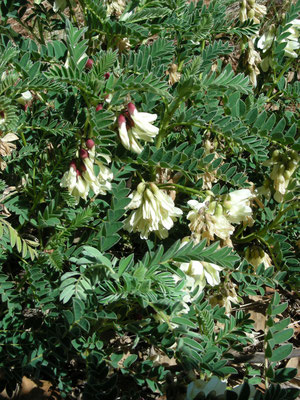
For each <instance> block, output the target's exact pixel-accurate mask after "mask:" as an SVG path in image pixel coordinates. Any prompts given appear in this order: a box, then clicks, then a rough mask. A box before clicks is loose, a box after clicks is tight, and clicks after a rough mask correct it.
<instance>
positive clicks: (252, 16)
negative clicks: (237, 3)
mask: <svg viewBox="0 0 300 400" xmlns="http://www.w3.org/2000/svg"><path fill="white" fill-rule="evenodd" d="M254 16H255V12H254V10H253V9H251V10H249V12H248V18H249V19H252V18H254Z"/></svg>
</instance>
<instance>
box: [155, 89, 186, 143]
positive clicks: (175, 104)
mask: <svg viewBox="0 0 300 400" xmlns="http://www.w3.org/2000/svg"><path fill="white" fill-rule="evenodd" d="M184 99H185V96H179V97H178V98H177V99H176V100H174V101H173V103H172V104H171V105H170V108H167V109H166V111H165V114H164V117H163V120H162V122H161V125H160V129H159V134H158V137H157V141H156V148H157V149H159V148H160V146H161V143H162V140H163V139H164V137H165V136H166V135H167V134H168V130H169V129H168V124H169V121H170V120H171V118H172V117H173V115H174V113H175V111H176V110H177V108H178V107H179V106H180V103H181V102H182V101H184Z"/></svg>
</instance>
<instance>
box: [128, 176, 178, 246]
mask: <svg viewBox="0 0 300 400" xmlns="http://www.w3.org/2000/svg"><path fill="white" fill-rule="evenodd" d="M131 199H132V200H131V202H130V204H129V205H128V206H127V208H128V209H131V210H133V211H132V212H131V214H130V215H129V216H128V217H127V218H126V219H125V221H124V229H126V230H127V231H128V232H139V233H140V237H141V239H147V238H148V236H149V234H150V233H151V232H154V233H155V234H156V235H157V236H158V237H159V238H160V239H165V238H166V237H168V231H169V230H170V229H171V228H172V227H173V225H174V222H175V221H176V219H177V217H179V216H180V215H182V211H181V210H180V209H179V208H177V207H175V205H174V202H173V200H172V199H171V198H170V197H169V196H168V195H167V194H166V193H164V192H163V191H161V190H160V189H158V187H157V186H156V185H155V184H154V183H152V182H150V183H147V184H144V183H141V184H140V185H139V186H138V188H137V190H136V191H134V192H133V193H132V195H131Z"/></svg>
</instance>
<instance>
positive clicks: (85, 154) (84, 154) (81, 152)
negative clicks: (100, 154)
mask: <svg viewBox="0 0 300 400" xmlns="http://www.w3.org/2000/svg"><path fill="white" fill-rule="evenodd" d="M79 156H80V158H82V159H83V160H84V159H85V158H88V157H89V153H88V152H87V151H86V150H85V149H80V150H79Z"/></svg>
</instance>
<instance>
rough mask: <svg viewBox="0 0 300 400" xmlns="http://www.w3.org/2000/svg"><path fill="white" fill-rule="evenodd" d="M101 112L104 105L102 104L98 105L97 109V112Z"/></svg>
mask: <svg viewBox="0 0 300 400" xmlns="http://www.w3.org/2000/svg"><path fill="white" fill-rule="evenodd" d="M100 110H103V104H102V103H100V104H98V105H97V107H96V111H100Z"/></svg>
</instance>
